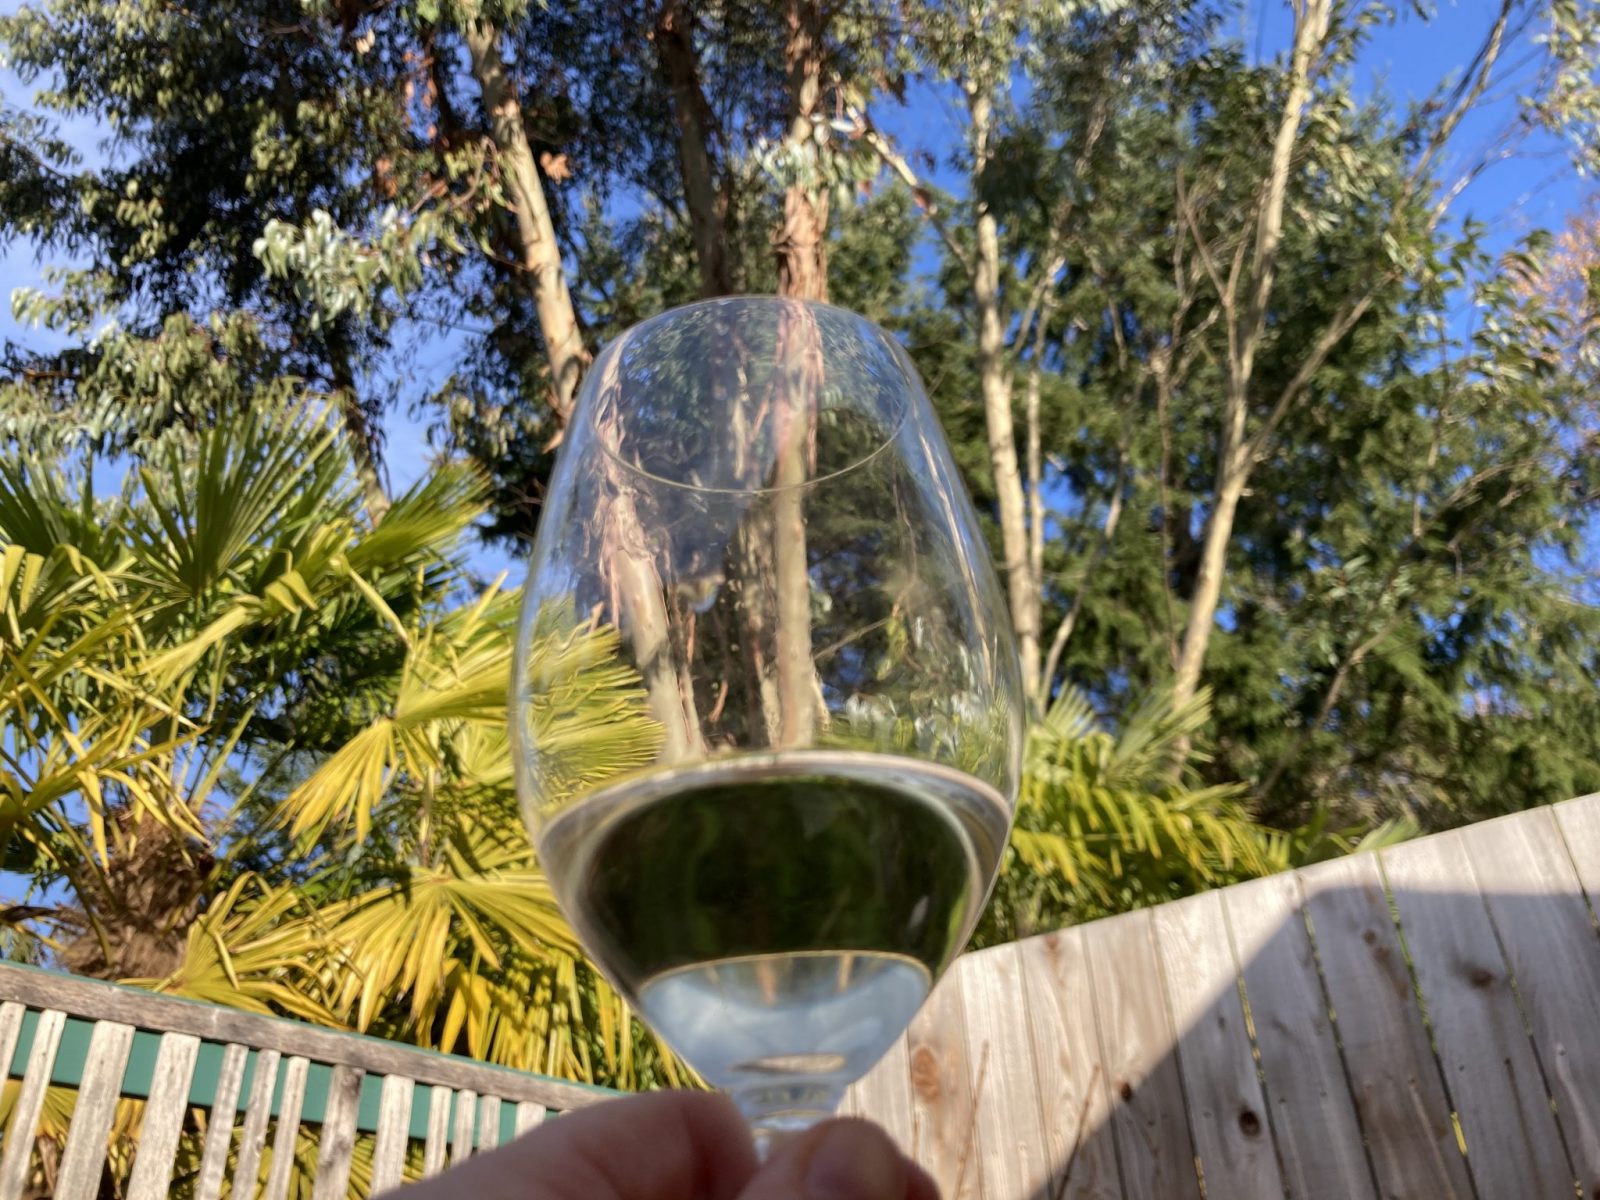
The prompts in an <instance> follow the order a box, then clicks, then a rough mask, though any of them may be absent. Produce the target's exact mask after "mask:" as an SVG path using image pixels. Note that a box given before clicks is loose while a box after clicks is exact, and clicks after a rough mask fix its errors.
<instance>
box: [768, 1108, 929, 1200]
mask: <svg viewBox="0 0 1600 1200" xmlns="http://www.w3.org/2000/svg"><path fill="white" fill-rule="evenodd" d="M938 1197H939V1193H938V1189H937V1188H935V1186H934V1183H933V1180H931V1179H929V1178H928V1176H927V1174H926V1173H925V1172H924V1171H923V1170H922V1168H920V1167H918V1166H917V1165H916V1164H915V1163H913V1162H912V1161H911V1160H910V1159H908V1158H907V1157H906V1156H905V1155H904V1154H902V1153H900V1151H899V1149H898V1148H897V1147H896V1146H895V1144H894V1143H893V1142H891V1141H890V1140H889V1137H888V1135H887V1134H885V1133H884V1132H883V1130H881V1129H879V1128H878V1127H877V1126H876V1125H872V1124H869V1123H867V1122H866V1121H854V1120H840V1121H825V1122H823V1123H822V1124H821V1125H817V1126H815V1127H814V1128H811V1129H808V1130H806V1131H805V1132H804V1133H801V1134H796V1135H795V1136H794V1137H792V1138H790V1139H789V1140H787V1141H784V1142H780V1143H778V1145H777V1148H776V1149H775V1150H774V1152H773V1155H772V1157H771V1158H770V1159H769V1160H768V1161H767V1163H766V1165H765V1166H763V1167H762V1168H761V1170H760V1171H759V1172H758V1173H757V1174H756V1177H755V1178H754V1179H752V1180H751V1181H750V1182H749V1184H747V1185H746V1186H745V1189H744V1191H742V1192H740V1193H739V1200H938Z"/></svg>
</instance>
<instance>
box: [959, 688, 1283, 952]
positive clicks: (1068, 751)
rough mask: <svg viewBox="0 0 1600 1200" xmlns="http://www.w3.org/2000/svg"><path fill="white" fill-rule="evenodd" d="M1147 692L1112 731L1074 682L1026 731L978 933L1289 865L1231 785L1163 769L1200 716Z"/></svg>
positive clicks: (1203, 702) (1000, 933) (1194, 708)
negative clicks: (1012, 816) (1017, 782)
mask: <svg viewBox="0 0 1600 1200" xmlns="http://www.w3.org/2000/svg"><path fill="white" fill-rule="evenodd" d="M1208 702H1209V697H1207V696H1205V695H1200V696H1197V697H1196V698H1195V699H1193V700H1191V701H1190V702H1189V703H1188V704H1186V705H1184V706H1182V707H1181V708H1174V707H1173V705H1172V704H1171V702H1170V699H1168V698H1165V697H1162V696H1159V695H1158V696H1155V697H1152V698H1151V699H1150V700H1149V701H1147V702H1146V703H1144V704H1143V705H1141V706H1140V707H1139V708H1138V709H1137V710H1136V712H1135V714H1134V715H1133V717H1132V718H1130V719H1129V720H1128V721H1127V722H1126V723H1125V724H1124V725H1123V726H1122V728H1121V729H1119V730H1118V731H1117V732H1116V733H1111V732H1109V731H1107V730H1105V729H1104V728H1102V727H1101V725H1100V722H1099V721H1098V719H1097V718H1096V716H1095V713H1094V709H1093V707H1092V706H1091V704H1090V702H1089V700H1088V698H1087V697H1086V696H1085V695H1083V694H1082V693H1081V692H1078V691H1076V690H1073V689H1068V690H1066V691H1064V692H1063V693H1062V694H1061V695H1060V696H1058V697H1057V698H1056V700H1055V702H1054V703H1053V704H1052V705H1051V706H1050V710H1049V711H1048V712H1047V713H1046V714H1045V716H1044V719H1043V720H1041V721H1040V722H1038V723H1037V724H1036V725H1035V726H1034V727H1033V730H1032V733H1031V736H1030V738H1029V741H1028V750H1027V758H1026V762H1025V772H1024V783H1023V788H1022V794H1021V796H1020V797H1019V800H1018V805H1017V818H1016V825H1015V827H1014V828H1013V830H1012V834H1011V846H1010V849H1009V850H1008V851H1007V854H1006V861H1005V866H1004V870H1003V873H1002V876H1001V881H1000V883H999V884H998V885H997V886H996V896H995V899H994V901H993V903H992V904H991V906H990V909H989V912H988V914H987V916H986V918H985V925H984V928H983V929H982V930H981V931H980V934H979V939H978V940H979V941H980V942H982V943H985V944H990V943H994V942H998V941H1008V940H1011V939H1012V938H1014V937H1026V936H1028V935H1029V934H1031V933H1036V932H1045V931H1048V930H1050V929H1054V928H1057V927H1059V926H1061V925H1063V924H1070V923H1075V922H1078V921H1084V920H1091V919H1093V918H1094V917H1097V916H1104V915H1106V914H1108V913H1114V912H1123V911H1126V910H1128V909H1132V908H1142V907H1145V906H1147V905H1151V904H1159V903H1161V902H1162V901H1165V900H1171V899H1175V898H1177V897H1179V896H1182V895H1187V894H1189V893H1190V892H1192V891H1195V890H1197V889H1201V888H1205V887H1215V886H1219V885H1221V884H1225V883H1231V882H1235V881H1237V880H1240V879H1246V878H1251V877H1254V876H1257V875H1266V874H1270V873H1271V872H1273V871H1281V870H1284V869H1286V868H1287V867H1288V866H1290V865H1291V864H1290V860H1289V853H1288V850H1289V847H1288V843H1287V842H1286V840H1285V839H1284V838H1283V836H1282V835H1281V834H1277V833H1276V832H1274V831H1272V830H1269V829H1266V828H1264V827H1263V826H1261V825H1259V824H1257V823H1256V822H1255V821H1254V820H1252V819H1251V817H1250V814H1249V809H1248V807H1247V805H1246V804H1245V790H1244V789H1243V788H1242V787H1240V786H1239V785H1236V784H1221V785H1213V786H1209V787H1206V786H1198V785H1197V784H1196V783H1195V781H1193V780H1192V779H1191V780H1188V781H1178V780H1174V779H1173V778H1172V776H1171V770H1170V764H1171V754H1172V746H1173V743H1174V742H1175V741H1176V740H1177V739H1179V738H1182V737H1186V736H1191V735H1192V734H1193V733H1194V732H1195V731H1196V730H1198V729H1199V728H1201V727H1202V726H1203V725H1204V723H1205V721H1206V718H1207V716H1208V712H1207V706H1208Z"/></svg>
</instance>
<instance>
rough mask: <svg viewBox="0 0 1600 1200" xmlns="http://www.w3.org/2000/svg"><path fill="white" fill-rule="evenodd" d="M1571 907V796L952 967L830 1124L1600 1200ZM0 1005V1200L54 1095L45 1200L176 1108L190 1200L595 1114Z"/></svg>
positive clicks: (1297, 1196) (1581, 935) (985, 1189)
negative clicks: (226, 1188) (7, 1067)
mask: <svg viewBox="0 0 1600 1200" xmlns="http://www.w3.org/2000/svg"><path fill="white" fill-rule="evenodd" d="M1596 900H1600V796H1591V797H1588V798H1586V799H1583V800H1574V801H1572V802H1570V803H1568V804H1564V805H1559V806H1557V807H1555V808H1550V809H1541V810H1538V811H1534V812H1528V813H1523V814H1519V815H1517V816H1513V817H1506V818H1503V819H1501V820H1497V821H1490V822H1487V823H1485V824H1482V825H1477V826H1474V827H1472V828H1470V829H1465V830H1460V831H1457V832H1453V833H1447V834H1443V835H1440V836H1437V837H1432V838H1425V839H1422V840H1420V841H1416V842H1412V843H1409V844H1406V845H1404V846H1399V847H1396V848H1394V849H1392V850H1388V851H1385V852H1383V853H1382V854H1380V855H1370V854H1368V855H1360V856H1356V857H1353V858H1347V859H1340V860H1337V861H1333V862H1328V863H1323V864H1321V865H1318V866H1315V867H1311V868H1308V869H1306V870H1302V871H1296V872H1291V873H1289V874H1285V875H1281V876H1277V877H1274V878H1271V879H1264V880H1258V881H1256V882H1253V883H1248V884H1244V885H1241V886H1239V887H1234V888H1228V889H1224V890H1222V891H1217V892H1211V893H1207V894H1205V895H1202V896H1197V897H1195V898H1193V899H1189V900H1184V901H1180V902H1178V903H1175V904H1169V905H1164V906H1162V907H1160V908H1156V909H1151V910H1147V911H1144V912H1138V913H1132V914H1129V915H1127V916H1121V917H1115V918H1112V919H1110V920H1106V921H1098V922H1095V923H1093V924H1090V925H1085V926H1081V927H1078V928H1075V929H1068V930H1064V931H1062V932H1059V933H1055V934H1050V935H1048V936H1046V937H1040V938H1033V939H1030V940H1028V941H1025V942H1020V943H1016V944H1014V945H1010V946H1002V947H999V948H996V949H993V950H985V951H981V952H979V953H976V954H971V955H967V956H966V957H964V958H962V959H961V960H960V961H959V962H958V963H957V964H956V966H955V967H954V968H953V969H952V971H951V972H950V974H949V975H948V976H947V977H946V979H945V980H944V982H943V983H941V985H940V986H939V987H938V989H937V990H936V991H935V992H934V995H933V997H932V999H931V1000H930V1002H929V1004H928V1005H927V1007H926V1008H925V1009H924V1010H923V1011H922V1013H921V1014H920V1015H919V1016H918V1017H917V1019H916V1021H915V1022H914V1023H913V1025H912V1027H911V1029H910V1031H909V1032H908V1033H907V1035H906V1036H905V1037H904V1038H903V1039H901V1041H900V1043H899V1044H898V1045H897V1046H896V1047H895V1049H894V1050H893V1051H891V1053H890V1054H889V1055H888V1057H887V1058H885V1060H884V1061H883V1062H882V1063H880V1064H879V1065H878V1067H877V1068H876V1069H874V1071H873V1072H872V1073H871V1074H870V1075H869V1076H868V1077H867V1078H866V1079H865V1080H863V1081H862V1082H861V1083H860V1084H859V1085H857V1087H856V1088H854V1089H852V1091H851V1093H850V1096H849V1097H848V1100H847V1105H846V1107H847V1109H848V1110H849V1111H852V1112H856V1113H860V1114H863V1115H866V1116H870V1117H872V1118H874V1119H875V1120H878V1121H880V1122H882V1123H883V1124H884V1125H885V1126H887V1127H888V1129H889V1130H890V1132H891V1133H892V1134H893V1135H894V1136H895V1137H896V1138H897V1139H898V1140H899V1141H900V1142H901V1144H902V1145H903V1146H904V1147H905V1148H906V1149H907V1150H908V1151H910V1152H911V1153H912V1154H913V1155H914V1156H915V1157H916V1158H917V1159H918V1161H920V1162H922V1163H923V1164H924V1165H925V1166H926V1167H928V1169H929V1170H931V1171H932V1172H933V1174H934V1175H935V1176H936V1178H937V1179H938V1181H939V1183H940V1185H941V1188H942V1190H943V1194H944V1196H945V1198H946V1200H1200V1198H1201V1197H1205V1198H1206V1200H1258V1198H1260V1200H1284V1198H1288V1200H1546V1198H1548V1200H1570V1198H1571V1197H1574V1196H1582V1197H1589V1198H1590V1200H1600V932H1597V930H1600V925H1597V922H1596V916H1595V901H1596ZM0 1001H3V1003H0V1062H6V1063H10V1064H11V1074H12V1075H13V1076H15V1075H18V1074H20V1076H21V1086H20V1091H19V1093H18V1094H17V1095H16V1097H15V1102H14V1105H13V1112H12V1115H11V1118H10V1121H9V1124H8V1128H7V1130H6V1134H5V1138H4V1142H3V1146H0V1200H16V1198H17V1197H18V1196H20V1195H21V1194H23V1192H24V1189H25V1187H28V1186H30V1185H31V1184H36V1183H37V1176H38V1174H39V1172H40V1170H41V1165H40V1164H41V1159H40V1157H39V1155H38V1152H37V1139H36V1136H35V1135H36V1132H37V1130H38V1128H39V1123H40V1116H41V1112H42V1111H43V1109H44V1106H45V1100H46V1090H47V1087H48V1086H49V1085H52V1084H54V1085H56V1086H67V1087H73V1088H75V1089H76V1104H75V1107H74V1109H73V1111H72V1115H71V1124H70V1130H69V1132H68V1133H67V1134H66V1137H65V1139H64V1141H63V1142H62V1143H60V1144H59V1146H58V1147H57V1150H58V1153H57V1154H56V1155H55V1157H54V1162H53V1168H52V1170H53V1177H52V1178H51V1179H49V1180H47V1181H46V1183H47V1184H48V1185H49V1186H52V1187H53V1190H54V1194H55V1195H57V1196H62V1197H74V1198H75V1197H80V1196H92V1195H94V1194H95V1191H96V1188H97V1185H98V1182H99V1180H100V1177H101V1171H102V1164H103V1163H104V1161H105V1158H106V1154H107V1139H108V1134H109V1132H110V1131H111V1129H112V1125H113V1121H114V1119H116V1116H117V1111H118V1102H119V1099H121V1100H126V1099H129V1098H132V1099H135V1100H142V1101H143V1111H142V1114H140V1115H139V1116H138V1117H137V1120H138V1121H139V1125H138V1127H137V1130H136V1133H137V1137H136V1149H135V1151H134V1157H133V1162H132V1169H131V1175H130V1176H129V1182H128V1189H127V1190H128V1194H129V1195H130V1196H132V1197H134V1198H135V1200H146V1198H148V1197H155V1196H161V1195H165V1194H166V1193H167V1191H168V1187H169V1183H170V1181H171V1179H172V1176H173V1172H174V1158H175V1154H176V1151H177V1148H178V1146H179V1142H180V1139H181V1138H182V1136H183V1132H184V1130H185V1127H186V1122H188V1123H189V1124H188V1128H189V1130H190V1137H191V1139H193V1138H194V1137H195V1136H196V1130H195V1125H194V1123H193V1118H192V1116H191V1115H190V1114H192V1113H193V1112H194V1111H195V1110H202V1111H204V1112H206V1113H208V1114H209V1118H208V1120H206V1121H205V1122H204V1127H205V1132H204V1136H203V1139H201V1142H202V1144H201V1145H200V1146H199V1148H198V1150H197V1151H196V1154H197V1158H196V1159H195V1161H194V1165H193V1167H192V1171H191V1172H190V1174H189V1175H188V1176H186V1182H187V1183H188V1184H189V1185H191V1186H192V1190H193V1194H194V1195H195V1196H197V1197H199V1198H200V1200H213V1198H214V1197H216V1196H217V1195H218V1194H219V1191H220V1189H221V1185H222V1183H223V1179H224V1175H225V1174H226V1173H227V1172H228V1170H229V1169H230V1164H231V1171H232V1176H233V1180H234V1183H235V1187H234V1189H233V1193H232V1194H234V1195H250V1194H253V1193H256V1192H257V1191H258V1190H259V1192H260V1193H261V1194H264V1195H266V1196H268V1197H270V1198H271V1200H284V1198H285V1197H286V1196H288V1195H289V1194H290V1192H291V1186H293V1191H294V1194H296V1195H303V1194H305V1193H306V1192H307V1191H309V1192H310V1194H311V1195H312V1196H313V1197H314V1200H324V1198H326V1200H337V1198H341V1197H344V1196H345V1195H346V1194H347V1193H348V1191H349V1190H352V1189H353V1190H355V1191H356V1192H366V1193H373V1192H377V1191H380V1190H382V1189H383V1188H385V1187H388V1186H390V1185H392V1184H393V1183H395V1182H397V1181H398V1180H399V1179H400V1176H401V1171H402V1164H404V1163H406V1162H407V1161H408V1157H409V1161H410V1162H411V1164H412V1167H413V1169H415V1168H417V1167H419V1166H420V1167H421V1168H422V1169H423V1170H425V1171H426V1172H428V1173H432V1172H435V1171H438V1170H440V1169H442V1168H443V1167H444V1165H445V1164H446V1163H447V1162H457V1161H459V1160H460V1159H462V1158H464V1157H465V1156H467V1155H469V1154H471V1153H473V1152H474V1151H475V1150H478V1149H481V1148H483V1147H487V1146H492V1145H495V1144H497V1143H498V1142H500V1141H503V1140H505V1139H506V1138H508V1137H510V1136H512V1135H513V1134H514V1133H516V1132H517V1131H518V1130H521V1129H524V1128H527V1127H528V1126H529V1125H532V1124H534V1123H537V1122H538V1121H539V1120H541V1119H542V1118H543V1116H544V1114H545V1112H546V1110H547V1109H566V1108H572V1107H575V1106H578V1105H582V1104H587V1103H591V1102H593V1101H594V1100H596V1099H600V1098H603V1096H604V1095H606V1093H603V1092H599V1091H597V1090H595V1089H585V1088H579V1087H575V1086H573V1085H571V1084H563V1083H559V1082H556V1081H554V1080H548V1079H542V1078H538V1077H534V1076H528V1075H522V1074H518V1073H516V1072H511V1071H504V1070H501V1069H498V1068H494V1067H489V1066H484V1065H482V1064H478V1063H471V1062H467V1061H465V1060H461V1059H454V1058H448V1057H445V1056H443V1055H438V1054H431V1053H428V1052H426V1051H421V1050H411V1049H407V1048H404V1047H400V1046H395V1045H392V1044H390V1043H386V1042H380V1041H376V1040H374V1039H370V1038H359V1037H354V1036H350V1035H345V1034H338V1033H333V1032H329V1031H327V1030H322V1029H316V1028H313V1027H310V1026H307V1025H302V1024H299V1023H296V1022H291V1021H280V1020H275V1019H272V1018H266V1017H257V1016H251V1015H247V1014H242V1013H238V1012H233V1011H230V1010H225V1009H219V1008H213V1007H209V1006H205V1005H196V1004H190V1003H186V1002H184V1001H180V1000H174V999H170V998H166V997H160V996H153V995H150V994H147V993H142V992H135V991H131V990H129V989H126V988H118V987H114V986H112V985H109V984H103V983H95V982H92V981H88V980H81V979H72V978H68V977H64V976H60V975H54V974H47V973H44V972H40V971H34V970H30V969H28V968H23V967H14V966H0ZM241 1101H242V1102H243V1117H242V1121H241V1120H239V1119H238V1115H239V1114H238V1110H239V1107H240V1103H241ZM128 1107H129V1106H127V1105H124V1108H123V1111H124V1115H126V1113H127V1110H128ZM303 1126H304V1127H306V1128H307V1129H308V1130H310V1131H312V1133H313V1137H312V1138H311V1141H312V1144H313V1150H314V1152H313V1155H312V1157H313V1158H314V1163H313V1164H310V1165H307V1166H305V1167H301V1166H297V1159H296V1155H295V1153H293V1151H294V1150H295V1148H296V1145H297V1138H298V1137H299V1133H300V1130H301V1128H302V1127H303ZM269 1133H270V1141H269ZM366 1134H371V1135H375V1136H373V1137H371V1138H368V1137H365V1136H364V1135H366ZM358 1138H359V1139H360V1146H361V1153H360V1154H355V1153H354V1147H355V1146H356V1144H357V1141H358ZM300 1158H301V1160H302V1161H303V1160H304V1154H302V1155H301V1156H300ZM267 1159H270V1166H268V1165H267V1163H266V1161H265V1160H267ZM353 1161H358V1166H359V1169H358V1170H356V1171H354V1172H353V1171H352V1163H353ZM297 1171H303V1173H304V1175H303V1177H302V1176H297V1175H296V1172H297ZM263 1174H265V1176H266V1178H265V1180H264V1181H263V1180H262V1175H263Z"/></svg>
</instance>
